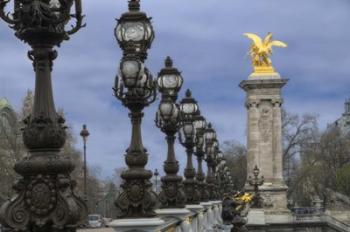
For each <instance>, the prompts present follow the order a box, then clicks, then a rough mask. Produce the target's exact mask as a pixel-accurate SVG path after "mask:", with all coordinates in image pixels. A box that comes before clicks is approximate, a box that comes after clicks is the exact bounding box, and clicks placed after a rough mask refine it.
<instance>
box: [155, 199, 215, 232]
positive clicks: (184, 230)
mask: <svg viewBox="0 0 350 232" xmlns="http://www.w3.org/2000/svg"><path fill="white" fill-rule="evenodd" d="M202 206H203V207H202V208H201V209H196V210H192V211H191V212H190V213H189V214H188V215H186V217H184V219H179V218H175V217H166V218H162V219H163V220H164V221H165V223H164V224H163V225H161V226H160V227H159V228H158V229H157V231H160V232H203V231H206V232H210V231H214V228H215V227H216V226H217V225H219V224H222V220H221V210H222V207H221V201H217V202H210V203H207V204H203V205H202Z"/></svg>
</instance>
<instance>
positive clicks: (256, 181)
mask: <svg viewBox="0 0 350 232" xmlns="http://www.w3.org/2000/svg"><path fill="white" fill-rule="evenodd" d="M253 174H254V177H253V178H252V177H251V176H249V177H248V183H249V184H250V185H251V186H253V187H254V193H255V195H254V197H253V203H252V208H262V207H263V199H262V197H261V196H260V191H259V186H261V185H263V184H264V176H261V177H259V174H260V169H259V168H258V166H255V168H254V170H253Z"/></svg>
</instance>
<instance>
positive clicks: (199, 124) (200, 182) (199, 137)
mask: <svg viewBox="0 0 350 232" xmlns="http://www.w3.org/2000/svg"><path fill="white" fill-rule="evenodd" d="M193 125H194V128H195V130H196V152H195V155H196V156H197V161H198V170H197V176H196V179H197V186H198V191H199V193H200V201H201V202H207V201H209V192H208V190H207V184H206V183H205V174H204V172H203V159H204V156H205V143H204V132H205V129H206V127H207V122H206V120H205V118H204V117H203V116H202V115H201V114H200V111H198V114H197V115H196V116H195V118H194V122H193Z"/></svg>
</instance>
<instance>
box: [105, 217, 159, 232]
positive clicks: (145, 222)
mask: <svg viewBox="0 0 350 232" xmlns="http://www.w3.org/2000/svg"><path fill="white" fill-rule="evenodd" d="M162 224H164V221H163V220H162V219H160V218H137V219H132V218H130V219H118V220H114V221H112V222H111V223H110V224H109V226H110V227H112V228H113V229H114V231H118V232H127V231H129V232H130V231H139V232H154V231H156V229H157V227H159V226H161V225H162Z"/></svg>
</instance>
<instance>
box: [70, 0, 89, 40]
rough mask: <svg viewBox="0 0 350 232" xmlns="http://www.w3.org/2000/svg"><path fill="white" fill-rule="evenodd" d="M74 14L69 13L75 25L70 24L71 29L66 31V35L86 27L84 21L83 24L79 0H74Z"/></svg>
mask: <svg viewBox="0 0 350 232" xmlns="http://www.w3.org/2000/svg"><path fill="white" fill-rule="evenodd" d="M74 4H75V14H73V15H70V16H71V17H72V18H75V19H76V22H75V25H74V26H73V25H72V29H71V30H69V31H67V34H68V35H73V34H75V33H76V32H78V31H79V30H80V29H81V28H83V27H86V23H84V24H83V19H84V17H85V15H82V14H81V12H82V7H81V0H75V1H74Z"/></svg>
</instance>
